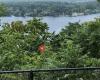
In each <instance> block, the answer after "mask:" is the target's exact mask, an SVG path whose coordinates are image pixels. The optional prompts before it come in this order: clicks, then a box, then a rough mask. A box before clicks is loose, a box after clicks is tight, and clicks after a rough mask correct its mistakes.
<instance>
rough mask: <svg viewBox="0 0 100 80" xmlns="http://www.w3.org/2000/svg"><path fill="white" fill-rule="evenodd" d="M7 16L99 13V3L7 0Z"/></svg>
mask: <svg viewBox="0 0 100 80" xmlns="http://www.w3.org/2000/svg"><path fill="white" fill-rule="evenodd" d="M4 4H5V5H6V6H7V8H8V13H7V16H11V15H14V16H32V17H33V16H35V17H38V16H39V17H40V16H66V15H67V16H73V14H74V13H76V14H82V15H88V14H94V13H100V4H99V3H97V2H96V1H91V2H78V3H68V2H53V1H50V2H49V1H35V2H34V1H33V2H13V4H12V2H7V3H4Z"/></svg>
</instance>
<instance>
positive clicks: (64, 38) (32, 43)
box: [0, 18, 100, 80]
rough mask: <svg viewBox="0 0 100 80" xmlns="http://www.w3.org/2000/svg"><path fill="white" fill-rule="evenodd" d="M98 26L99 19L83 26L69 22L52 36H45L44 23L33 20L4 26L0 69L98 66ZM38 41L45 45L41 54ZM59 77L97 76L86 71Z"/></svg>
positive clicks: (0, 50)
mask: <svg viewBox="0 0 100 80" xmlns="http://www.w3.org/2000/svg"><path fill="white" fill-rule="evenodd" d="M99 25H100V19H96V20H95V21H90V22H86V23H83V24H79V23H70V24H69V26H66V27H65V28H64V29H62V31H61V32H60V33H59V34H55V33H49V32H48V26H47V24H46V23H42V22H41V20H40V19H36V18H34V19H33V20H30V21H28V22H27V23H26V24H23V23H22V22H21V21H16V22H12V23H11V24H5V25H4V26H2V27H3V29H2V30H1V31H0V69H1V70H18V69H21V70H22V69H24V70H26V69H41V68H45V69H50V68H68V67H70V68H71V67H100V48H99V46H100V39H99V38H100V26H99ZM41 42H44V43H45V45H46V51H45V52H44V53H43V54H40V53H38V50H37V49H38V45H39V44H40V43H41ZM42 75H43V74H41V75H40V76H42ZM61 75H62V76H67V78H66V77H62V76H61V77H62V79H63V78H64V79H68V80H74V79H76V78H77V76H79V77H80V78H82V79H84V80H87V78H88V79H90V80H92V79H94V78H95V77H96V76H98V75H97V73H94V74H92V73H87V72H79V73H77V74H69V75H67V74H66V75H63V74H61ZM45 76H46V75H45ZM45 76H44V77H45ZM54 76H56V75H54ZM91 76H93V77H91ZM49 77H50V78H51V77H53V76H52V75H50V76H49ZM79 77H78V78H79Z"/></svg>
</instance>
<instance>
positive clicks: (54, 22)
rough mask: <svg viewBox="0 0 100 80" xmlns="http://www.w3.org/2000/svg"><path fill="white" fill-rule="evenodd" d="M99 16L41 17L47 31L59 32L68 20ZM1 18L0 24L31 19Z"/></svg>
mask: <svg viewBox="0 0 100 80" xmlns="http://www.w3.org/2000/svg"><path fill="white" fill-rule="evenodd" d="M98 17H100V13H99V14H92V15H85V16H77V17H67V16H63V17H42V21H43V22H46V23H47V24H48V26H49V31H50V32H53V31H56V33H57V32H59V31H60V30H61V29H62V28H63V27H64V26H66V25H68V23H69V22H71V23H74V22H80V23H83V22H86V21H91V20H95V18H98ZM0 19H1V24H2V25H3V24H4V23H11V22H12V21H18V20H20V21H23V22H24V23H26V21H27V20H30V19H32V17H14V16H12V17H0Z"/></svg>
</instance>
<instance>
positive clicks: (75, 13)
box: [72, 12, 84, 16]
mask: <svg viewBox="0 0 100 80" xmlns="http://www.w3.org/2000/svg"><path fill="white" fill-rule="evenodd" d="M82 15H84V13H77V12H74V13H72V16H82Z"/></svg>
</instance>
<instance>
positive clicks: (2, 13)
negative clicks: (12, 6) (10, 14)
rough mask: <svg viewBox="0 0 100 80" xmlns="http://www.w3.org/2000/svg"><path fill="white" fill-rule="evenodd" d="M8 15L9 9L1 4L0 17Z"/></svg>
mask: <svg viewBox="0 0 100 80" xmlns="http://www.w3.org/2000/svg"><path fill="white" fill-rule="evenodd" d="M6 15H7V8H6V6H4V5H3V4H0V16H6Z"/></svg>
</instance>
